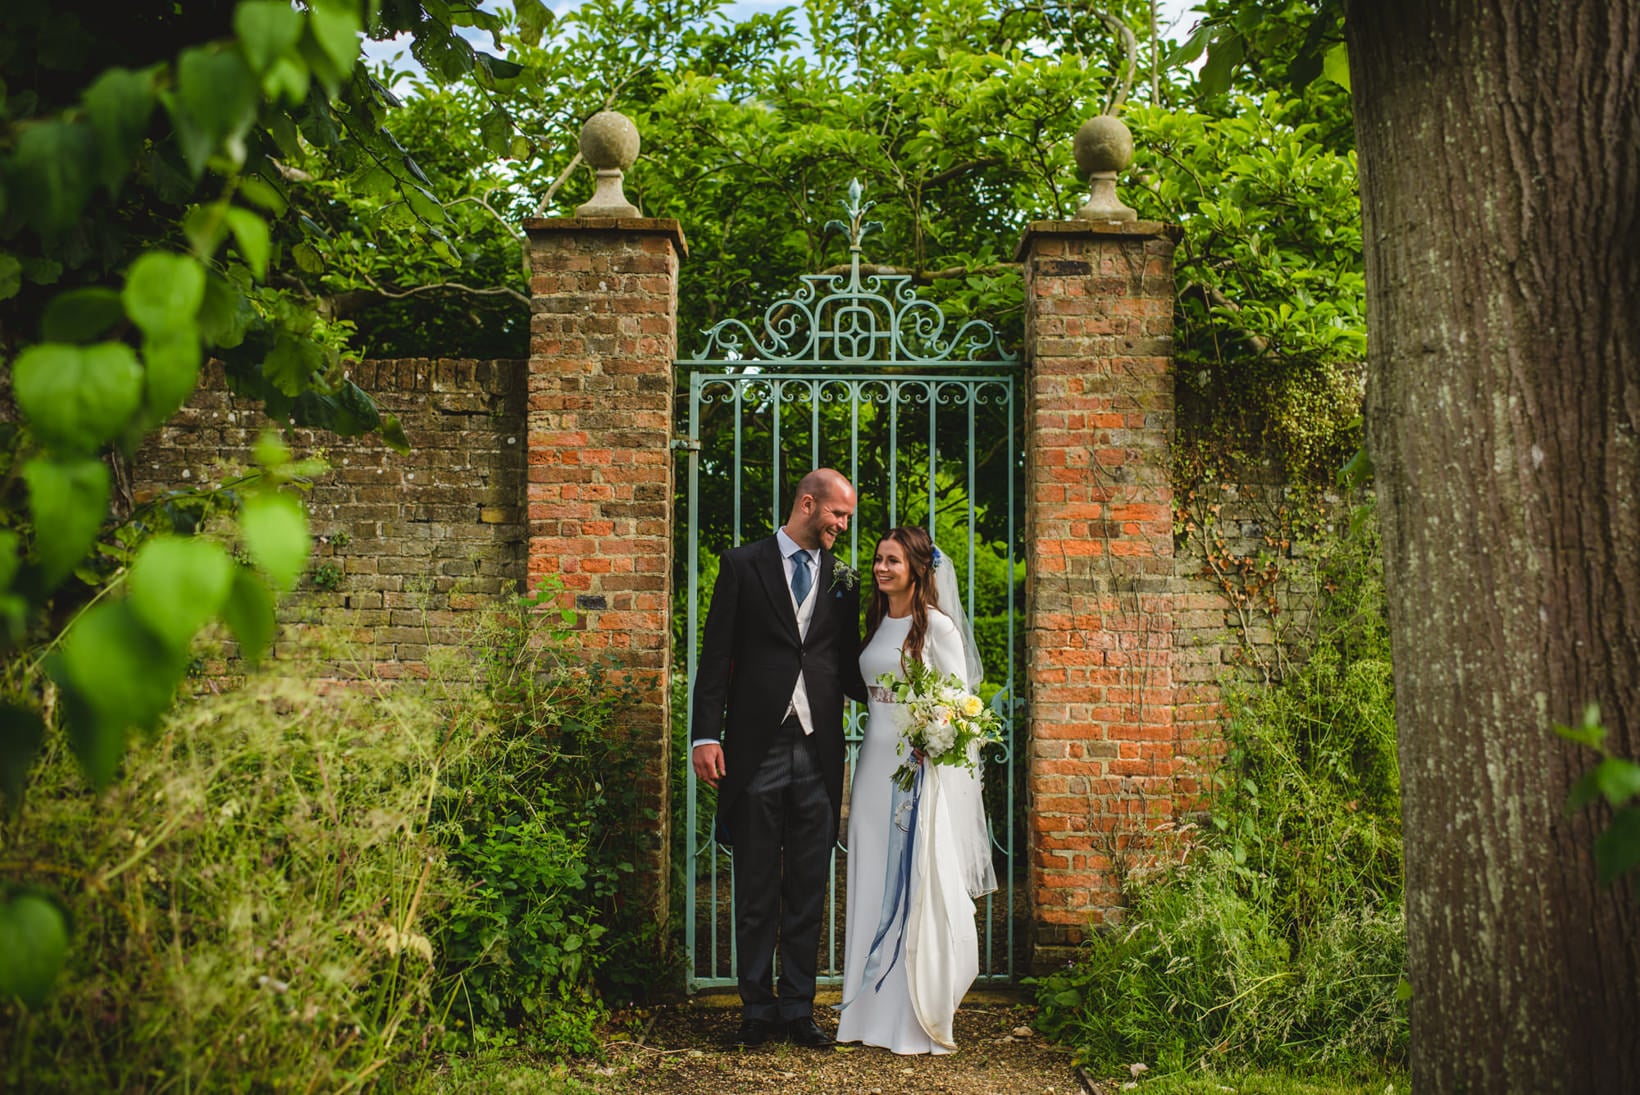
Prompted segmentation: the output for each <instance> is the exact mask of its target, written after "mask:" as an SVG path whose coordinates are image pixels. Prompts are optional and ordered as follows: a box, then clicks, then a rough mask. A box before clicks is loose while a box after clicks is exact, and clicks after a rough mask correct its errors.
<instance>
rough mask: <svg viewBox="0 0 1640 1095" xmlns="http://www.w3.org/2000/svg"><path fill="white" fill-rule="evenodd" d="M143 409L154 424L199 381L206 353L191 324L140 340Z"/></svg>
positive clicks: (185, 399)
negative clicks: (143, 366)
mask: <svg viewBox="0 0 1640 1095" xmlns="http://www.w3.org/2000/svg"><path fill="white" fill-rule="evenodd" d="M142 357H143V363H144V364H145V365H146V366H147V368H146V369H145V370H144V376H143V379H144V384H143V396H144V398H143V409H144V410H146V411H147V412H148V420H149V422H150V423H152V424H153V425H158V424H159V423H161V422H164V421H165V420H166V419H167V418H170V417H171V416H172V415H173V414H175V413H176V412H177V411H178V410H179V409H181V407H182V405H183V404H184V403H186V402H188V397H189V396H191V395H193V394H194V388H195V387H196V386H197V385H198V384H199V367H200V365H201V364H202V363H203V361H204V357H205V352H204V350H203V348H201V346H200V344H199V329H198V328H197V327H194V326H192V325H189V326H188V327H182V328H178V329H176V330H172V331H161V332H160V333H158V334H154V335H149V336H148V337H147V338H145V339H144V340H143V342H142Z"/></svg>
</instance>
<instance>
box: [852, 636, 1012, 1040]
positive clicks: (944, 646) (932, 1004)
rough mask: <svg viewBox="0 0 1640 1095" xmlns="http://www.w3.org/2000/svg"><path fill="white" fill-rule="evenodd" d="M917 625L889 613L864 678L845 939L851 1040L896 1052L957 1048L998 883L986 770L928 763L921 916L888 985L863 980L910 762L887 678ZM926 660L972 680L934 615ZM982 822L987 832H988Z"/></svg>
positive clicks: (917, 897)
mask: <svg viewBox="0 0 1640 1095" xmlns="http://www.w3.org/2000/svg"><path fill="white" fill-rule="evenodd" d="M910 630H911V618H910V617H909V616H908V617H906V618H904V619H895V618H893V617H888V618H886V619H884V620H883V621H882V623H881V624H880V625H879V626H878V628H877V633H876V634H875V635H873V636H872V639H871V642H870V643H869V644H868V645H867V646H866V648H865V650H863V651H862V652H861V653H860V671H861V673H862V675H863V676H864V677H865V679H866V683H867V684H869V685H872V686H873V687H872V699H871V704H870V708H869V712H868V718H867V721H866V730H865V740H864V741H863V742H862V743H861V746H860V755H859V758H858V759H857V760H856V762H855V766H854V778H853V787H852V790H851V792H850V797H849V820H848V844H847V847H848V920H847V921H846V937H845V940H844V959H843V999H844V1001H845V1002H846V1004H845V1006H844V1008H843V1014H842V1017H841V1019H840V1020H839V1022H838V1026H837V1040H838V1041H839V1042H862V1043H864V1044H866V1045H870V1046H881V1047H883V1048H884V1049H889V1050H892V1051H893V1052H895V1053H950V1052H952V1051H954V1050H955V1049H956V1042H955V1041H954V1039H953V1038H952V1034H951V1021H952V1018H953V1016H954V1015H955V1013H956V1010H957V1005H958V1004H960V1003H961V1002H962V997H963V995H964V994H965V993H966V992H967V991H968V987H969V986H970V985H971V984H973V982H974V978H975V977H976V976H977V975H978V973H979V936H978V932H977V930H976V928H975V924H974V901H973V896H971V895H978V894H980V893H985V892H987V891H988V890H991V889H994V888H995V887H996V881H995V876H994V874H993V873H992V871H991V867H990V852H989V840H988V837H987V836H986V835H985V828H984V827H985V820H984V810H983V807H982V805H981V800H980V773H979V770H978V768H977V767H976V768H975V769H974V770H972V771H970V770H968V769H966V768H963V767H961V766H954V765H928V766H927V767H926V769H925V774H924V778H923V791H922V795H923V797H922V801H921V803H920V805H919V807H918V811H917V823H916V824H917V832H916V836H915V842H914V844H913V847H912V857H911V864H912V865H911V910H910V914H909V917H908V919H907V922H906V926H905V935H904V939H903V940H902V947H901V950H900V953H899V956H898V958H897V959H896V960H895V961H894V963H893V965H892V967H891V968H889V971H888V974H887V976H886V978H882V972H881V971H882V969H883V968H885V967H888V966H889V955H890V954H891V953H892V951H893V944H894V933H892V932H891V933H890V935H889V939H888V941H887V943H885V945H884V947H883V951H884V954H883V957H882V959H881V964H880V965H879V967H878V969H877V975H876V978H874V980H875V979H877V978H882V987H881V988H880V989H879V988H877V987H875V986H874V985H870V984H862V983H861V982H862V980H863V979H864V977H863V975H864V967H865V965H866V958H867V955H868V954H869V952H870V949H871V943H872V937H873V936H875V935H876V934H877V926H878V921H879V919H880V915H881V911H882V904H883V893H884V890H885V888H886V886H885V878H884V876H885V874H886V872H887V867H888V855H889V827H890V826H891V825H893V824H894V820H893V819H892V818H891V817H890V816H889V814H890V809H891V803H892V799H893V783H892V779H891V777H892V775H893V772H894V770H895V769H896V768H898V767H899V766H900V763H901V761H903V760H904V759H905V755H906V743H905V740H904V738H903V734H904V731H905V725H906V720H905V709H904V707H903V706H902V705H900V704H898V703H892V702H883V700H882V699H881V698H880V697H881V696H882V695H883V689H881V688H879V687H876V684H877V678H878V677H879V676H881V675H882V674H884V673H892V674H894V675H896V676H901V675H902V674H901V670H900V648H901V646H902V645H903V644H904V643H905V639H906V636H907V634H908V633H909V632H910ZM923 661H924V662H925V663H926V664H928V665H929V666H931V667H932V668H934V669H936V670H938V671H939V672H941V673H955V674H957V675H958V676H959V677H962V676H964V675H965V673H964V669H965V667H964V655H963V642H962V637H961V634H960V632H959V631H958V629H957V626H956V624H954V623H952V622H951V619H950V618H949V617H948V616H946V615H944V614H943V613H941V612H938V611H930V612H929V619H928V634H927V636H926V637H925V638H924V640H923ZM976 826H977V830H976Z"/></svg>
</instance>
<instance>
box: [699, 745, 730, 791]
mask: <svg viewBox="0 0 1640 1095" xmlns="http://www.w3.org/2000/svg"><path fill="white" fill-rule="evenodd" d="M692 759H693V760H694V763H695V775H696V776H697V777H698V778H700V779H703V780H705V781H706V782H707V783H709V784H711V785H712V786H713V787H716V786H717V785H718V780H720V779H722V778H723V773H724V772H726V771H728V769H727V768H725V767H724V764H723V746H721V745H719V744H718V743H717V742H715V741H709V742H707V743H706V744H704V745H697V746H695V751H694V757H693V758H692Z"/></svg>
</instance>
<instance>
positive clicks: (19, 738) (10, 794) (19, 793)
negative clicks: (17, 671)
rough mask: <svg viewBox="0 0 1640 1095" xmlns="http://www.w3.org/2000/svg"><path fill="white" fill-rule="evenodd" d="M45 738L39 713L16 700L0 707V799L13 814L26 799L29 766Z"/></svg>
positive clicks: (43, 724) (43, 725) (44, 726)
mask: <svg viewBox="0 0 1640 1095" xmlns="http://www.w3.org/2000/svg"><path fill="white" fill-rule="evenodd" d="M45 737H46V724H45V723H44V722H42V721H41V719H40V713H39V712H38V711H35V710H34V709H33V708H30V707H21V706H19V705H17V704H14V703H8V704H5V705H3V706H0V800H3V801H4V802H5V804H6V810H7V812H8V813H10V814H11V815H12V816H13V817H15V816H16V814H17V811H18V809H19V808H20V807H21V805H22V802H23V787H24V785H25V784H27V782H28V770H29V766H30V765H31V764H33V763H34V756H35V754H36V753H38V752H39V751H40V743H41V742H42V741H44V740H45Z"/></svg>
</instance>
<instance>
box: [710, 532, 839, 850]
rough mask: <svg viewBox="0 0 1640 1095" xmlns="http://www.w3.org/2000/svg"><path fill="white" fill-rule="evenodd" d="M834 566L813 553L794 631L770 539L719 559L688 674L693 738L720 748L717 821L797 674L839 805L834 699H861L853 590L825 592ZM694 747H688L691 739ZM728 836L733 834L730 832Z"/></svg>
mask: <svg viewBox="0 0 1640 1095" xmlns="http://www.w3.org/2000/svg"><path fill="white" fill-rule="evenodd" d="M835 570H836V560H835V559H834V558H833V557H832V554H831V552H829V551H822V552H821V553H820V572H819V575H818V577H817V578H816V582H817V589H816V596H817V597H818V600H816V602H815V605H814V617H813V618H812V619H811V620H810V621H809V633H808V636H807V638H806V639H805V638H803V637H800V636H799V635H798V632H797V616H796V614H795V613H794V612H793V611H792V600H791V592H790V586H789V585H788V584H787V582H786V567H785V561H784V560H783V559H781V557H780V547H779V544H778V542H777V541H776V540H775V538H774V537H772V536H771V537H768V538H767V539H763V540H758V541H756V542H755V543H750V544H743V545H741V546H740V547H738V548H734V549H732V550H730V551H728V552H725V553H724V555H723V557H722V561H721V566H720V568H719V570H718V578H717V585H716V586H715V587H714V588H713V590H712V606H711V608H710V609H708V610H707V613H706V632H705V635H704V636H703V640H702V647H701V654H700V663H699V666H698V668H697V669H696V672H695V693H694V726H693V728H692V734H691V736H692V738H693V740H694V741H701V740H703V739H706V738H717V739H718V740H720V741H721V742H722V743H723V752H724V763H725V765H726V767H727V769H728V771H727V773H726V774H725V775H724V777H723V781H722V783H720V784H719V786H718V817H719V818H727V817H729V816H731V815H730V813H729V807H730V806H731V805H732V804H733V803H734V801H735V799H736V797H738V796H739V794H740V793H741V791H743V790H744V789H745V787H746V784H747V782H748V781H749V780H750V779H751V778H752V774H753V773H754V772H756V771H757V766H758V764H759V763H760V762H761V761H762V760H763V755H764V753H765V752H767V751H768V747H769V741H770V739H771V738H772V737H773V734H774V731H775V729H776V728H777V727H778V726H779V725H780V721H781V719H782V718H783V717H784V716H785V714H786V706H787V704H789V703H790V702H791V698H792V691H793V690H794V689H795V688H796V687H797V675H798V674H799V673H801V674H803V679H804V682H805V683H806V685H807V687H808V696H809V711H810V714H811V715H812V716H813V723H814V734H815V740H816V742H817V744H818V745H819V747H820V764H821V772H822V773H823V774H824V776H825V781H826V791H827V793H828V794H829V795H830V796H831V803H832V809H833V810H834V811H837V812H839V813H840V811H841V809H842V804H843V752H844V750H843V697H844V695H845V693H846V694H847V695H849V696H852V697H854V698H855V699H857V700H859V701H861V702H862V703H863V702H865V699H866V686H865V682H864V681H863V680H862V679H861V677H860V590H859V587H858V585H856V587H855V588H854V589H844V588H843V587H842V586H838V587H837V588H835V589H833V588H832V576H833V574H834V573H835ZM691 748H693V742H691ZM730 835H731V836H732V835H733V834H732V833H731V834H730Z"/></svg>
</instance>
